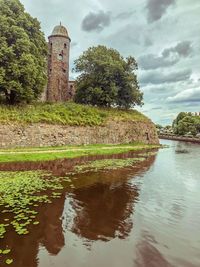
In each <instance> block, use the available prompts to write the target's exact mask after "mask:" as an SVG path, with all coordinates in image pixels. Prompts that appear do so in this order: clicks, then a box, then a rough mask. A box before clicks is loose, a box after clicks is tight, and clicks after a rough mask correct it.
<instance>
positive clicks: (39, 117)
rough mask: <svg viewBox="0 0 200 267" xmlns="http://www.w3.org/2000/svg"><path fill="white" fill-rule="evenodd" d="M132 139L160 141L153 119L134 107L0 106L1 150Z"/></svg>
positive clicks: (67, 104) (124, 141) (128, 140)
mask: <svg viewBox="0 0 200 267" xmlns="http://www.w3.org/2000/svg"><path fill="white" fill-rule="evenodd" d="M134 142H139V143H144V144H159V140H158V135H157V131H156V127H155V125H154V124H153V122H152V121H151V120H150V119H148V118H147V117H146V116H144V115H143V114H141V113H140V112H138V111H136V110H119V109H116V108H96V107H91V106H87V105H77V104H75V103H71V102H69V103H64V104H37V105H29V106H24V107H20V106H18V107H7V106H0V149H1V148H16V147H50V146H65V145H89V144H106V145H107V144H115V145H117V144H129V143H134Z"/></svg>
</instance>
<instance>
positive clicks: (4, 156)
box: [0, 143, 160, 162]
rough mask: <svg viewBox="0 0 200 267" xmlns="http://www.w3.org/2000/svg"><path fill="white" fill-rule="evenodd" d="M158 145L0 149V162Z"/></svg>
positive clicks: (42, 159)
mask: <svg viewBox="0 0 200 267" xmlns="http://www.w3.org/2000/svg"><path fill="white" fill-rule="evenodd" d="M159 147H160V146H159V145H145V144H138V143H135V144H126V145H88V146H76V147H74V146H68V147H67V146H64V147H48V148H29V149H22V148H21V149H16V150H5V149H4V150H0V162H20V161H23V162H25V161H48V160H56V159H64V158H76V157H81V156H89V155H108V154H119V153H124V152H128V151H139V150H143V149H153V148H159Z"/></svg>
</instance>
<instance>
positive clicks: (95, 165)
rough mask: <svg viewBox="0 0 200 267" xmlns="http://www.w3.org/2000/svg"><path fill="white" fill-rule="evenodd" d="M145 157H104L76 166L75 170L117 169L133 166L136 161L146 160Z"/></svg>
mask: <svg viewBox="0 0 200 267" xmlns="http://www.w3.org/2000/svg"><path fill="white" fill-rule="evenodd" d="M144 160H145V158H142V157H140V158H126V159H103V160H95V161H91V162H89V163H87V164H82V165H79V166H76V167H75V168H74V169H75V172H83V171H90V170H92V171H98V170H115V169H119V168H124V167H130V166H133V164H134V163H137V162H141V161H144Z"/></svg>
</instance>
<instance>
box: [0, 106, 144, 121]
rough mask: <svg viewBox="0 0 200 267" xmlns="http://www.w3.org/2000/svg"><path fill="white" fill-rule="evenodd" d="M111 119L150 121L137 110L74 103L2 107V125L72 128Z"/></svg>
mask: <svg viewBox="0 0 200 267" xmlns="http://www.w3.org/2000/svg"><path fill="white" fill-rule="evenodd" d="M109 119H112V120H117V121H124V120H125V121H127V120H129V121H130V120H134V121H148V120H149V119H148V118H147V117H145V116H144V115H143V114H141V113H140V112H138V111H136V110H128V111H125V110H119V109H114V108H109V109H104V108H96V107H91V106H87V105H79V104H75V103H73V102H67V103H63V104H48V103H39V104H34V105H27V106H14V107H10V106H4V105H1V106H0V123H22V124H27V123H47V124H61V125H71V126H76V125H77V126H78V125H81V126H86V125H87V126H98V125H104V124H105V123H106V122H107V121H108V120H109Z"/></svg>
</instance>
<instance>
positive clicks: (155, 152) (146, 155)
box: [139, 151, 157, 157]
mask: <svg viewBox="0 0 200 267" xmlns="http://www.w3.org/2000/svg"><path fill="white" fill-rule="evenodd" d="M156 154H157V151H150V152H149V151H147V152H145V153H141V154H139V156H141V157H151V156H155V155H156Z"/></svg>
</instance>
